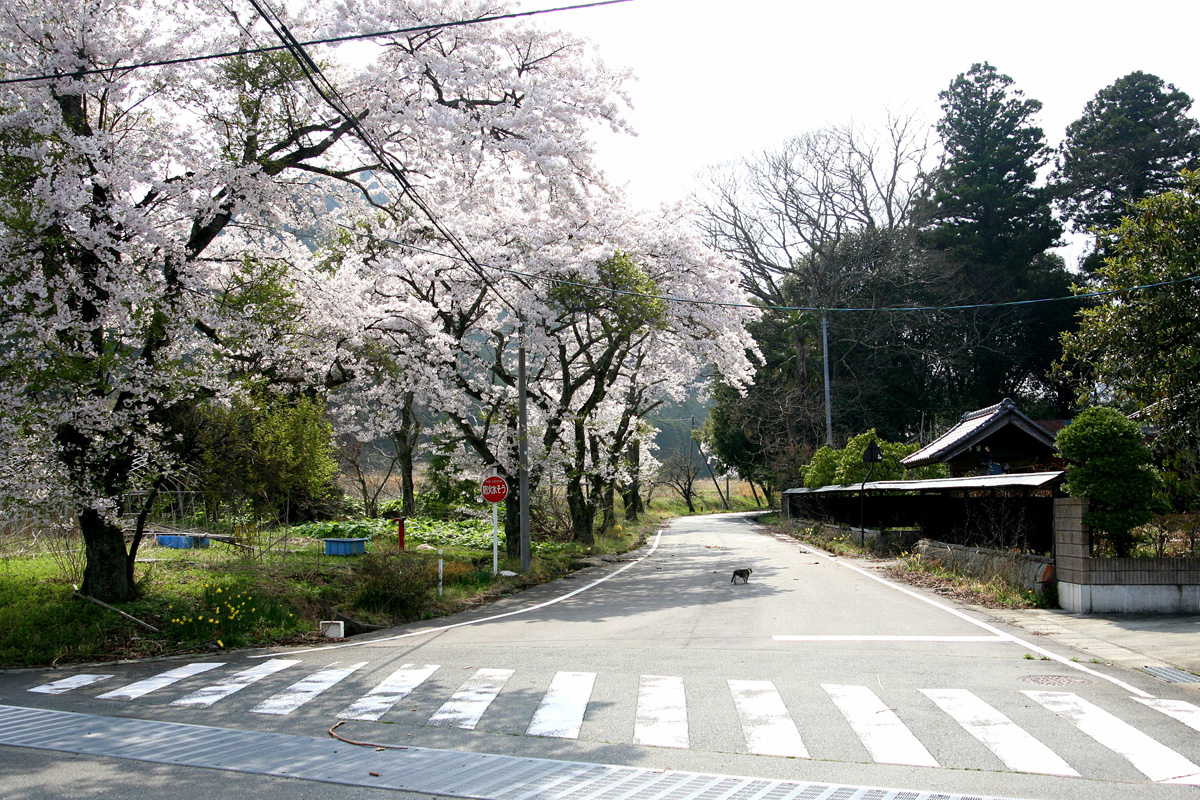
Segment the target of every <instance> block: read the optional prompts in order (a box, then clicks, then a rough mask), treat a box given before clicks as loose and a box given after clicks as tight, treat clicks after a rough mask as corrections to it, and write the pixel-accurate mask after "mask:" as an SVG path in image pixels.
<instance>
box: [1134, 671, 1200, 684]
mask: <svg viewBox="0 0 1200 800" xmlns="http://www.w3.org/2000/svg"><path fill="white" fill-rule="evenodd" d="M1142 672H1148V673H1150V674H1151V675H1153V676H1154V677H1156V678H1158V679H1159V680H1160V681H1166V682H1167V683H1200V675H1193V674H1192V673H1190V672H1184V671H1183V670H1181V669H1175V668H1174V667H1142Z"/></svg>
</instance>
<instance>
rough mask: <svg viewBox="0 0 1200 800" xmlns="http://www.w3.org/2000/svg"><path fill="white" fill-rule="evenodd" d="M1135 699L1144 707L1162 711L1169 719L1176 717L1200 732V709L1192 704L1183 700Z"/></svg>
mask: <svg viewBox="0 0 1200 800" xmlns="http://www.w3.org/2000/svg"><path fill="white" fill-rule="evenodd" d="M1133 699H1134V700H1137V701H1138V702H1139V703H1141V704H1142V705H1146V706H1150V708H1153V709H1154V710H1155V711H1161V712H1162V713H1164V714H1166V715H1167V716H1168V717H1174V718H1175V719H1177V720H1179V721H1180V722H1182V723H1183V724H1184V725H1187V726H1188V727H1189V728H1191V729H1192V730H1194V731H1200V708H1197V707H1196V706H1194V705H1192V704H1191V703H1185V702H1184V701H1182V700H1163V699H1161V698H1149V699H1147V698H1145V697H1135V698H1133Z"/></svg>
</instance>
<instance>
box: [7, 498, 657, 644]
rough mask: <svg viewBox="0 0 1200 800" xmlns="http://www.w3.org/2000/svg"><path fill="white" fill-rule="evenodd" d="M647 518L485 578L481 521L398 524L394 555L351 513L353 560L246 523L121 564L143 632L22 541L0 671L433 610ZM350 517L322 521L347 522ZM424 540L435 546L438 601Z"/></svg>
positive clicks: (531, 575)
mask: <svg viewBox="0 0 1200 800" xmlns="http://www.w3.org/2000/svg"><path fill="white" fill-rule="evenodd" d="M661 518H662V517H661V515H660V514H659V513H658V512H656V513H654V514H648V515H646V517H645V519H644V520H642V521H641V522H640V523H639V524H638V525H634V526H632V527H629V528H625V527H621V526H618V528H617V529H616V530H614V531H613V532H612V533H611V534H609V535H605V536H599V537H597V539H596V541H595V543H594V544H593V545H592V546H591V547H584V546H582V545H578V544H574V543H566V542H555V541H535V542H534V547H533V559H532V568H531V570H530V571H529V572H528V573H525V574H522V575H519V576H517V577H503V576H502V577H498V578H493V576H492V550H491V523H490V521H489V522H487V523H486V524H485V523H479V522H474V521H472V522H467V523H459V524H455V523H438V522H433V521H425V520H409V523H408V526H407V529H408V530H407V533H408V536H407V540H406V545H407V547H406V550H405V551H404V553H403V554H401V553H398V552H397V550H396V541H395V535H394V531H395V523H394V522H380V521H370V520H365V521H361V522H362V525H360V527H359V528H357V529H358V530H369V531H370V532H372V534H373V535H374V536H375V541H374V542H372V545H371V546H372V549H373V552H372V553H369V554H368V555H366V556H359V557H328V556H325V555H324V554H323V553H324V545H323V543H322V542H321V541H320V540H319V539H318V538H313V537H311V536H310V535H299V534H302V533H304V531H303V530H296V529H293V530H291V531H282V532H270V531H257V530H254V531H248V532H247V533H246V534H245V535H243V537H242V541H243V542H247V543H248V544H247V545H246V546H247V547H248V548H249V549H242V548H235V547H231V546H229V545H225V544H221V543H217V542H213V543H212V544H211V546H210V547H208V548H202V549H189V550H176V549H172V548H166V547H157V546H148V545H145V544H144V545H143V548H142V549H140V550H139V553H138V556H139V563H138V565H137V569H136V573H135V578H136V580H137V583H138V586H139V588H140V590H141V597H140V599H138V600H136V601H133V602H129V603H123V604H119V605H118V606H117V607H118V608H120V610H122V611H124V612H125V613H127V614H130V615H132V616H134V617H136V618H137V619H139V620H142V621H143V622H146V623H148V624H150V625H153V626H155V627H157V628H159V629H160V633H157V634H155V633H152V632H150V631H148V630H145V629H144V628H142V627H140V626H138V625H137V624H136V623H134V622H132V621H129V620H127V619H124V618H123V617H121V616H119V615H117V614H115V613H113V612H112V611H109V610H107V609H103V608H101V607H99V606H97V605H94V604H92V603H88V602H86V601H81V600H77V599H73V597H72V592H73V587H72V582H73V581H77V580H78V577H72V576H71V575H69V574H68V573H69V572H70V570H68V569H66V568H65V566H64V560H63V558H62V554H61V551H60V552H58V553H57V554H55V553H52V552H49V551H47V552H35V551H33V550H32V548H30V547H28V546H27V544H28V543H27V542H22V543H21V548H20V554H19V555H8V556H6V557H4V558H3V559H2V560H0V668H8V667H30V666H45V665H52V664H67V663H73V662H74V663H79V662H88V661H103V660H112V659H118V658H136V657H146V656H155V655H167V654H176V653H186V652H197V651H200V652H209V651H213V650H221V649H228V648H234V647H243V646H253V645H265V644H272V643H274V644H300V643H303V642H311V641H318V640H319V635H318V634H317V632H316V631H317V622H318V621H319V620H323V619H332V618H334V617H333V615H335V614H344V615H346V616H348V617H351V618H353V619H357V620H360V621H362V622H364V623H367V624H376V625H389V624H397V623H401V622H408V621H412V620H417V619H427V618H432V617H437V616H442V615H445V614H449V613H453V612H455V611H459V610H462V609H463V608H466V607H469V606H472V605H477V604H478V603H480V602H484V601H486V600H487V599H489V598H494V597H497V596H500V595H502V594H506V593H510V592H513V591H518V590H520V589H522V588H524V587H526V586H530V585H534V584H537V583H541V582H544V581H547V580H551V579H553V578H555V577H558V576H560V575H562V574H564V573H565V572H568V571H570V570H571V569H574V568H576V567H577V566H578V565H579V560H580V559H581V558H582V557H585V556H588V555H596V554H604V553H615V552H624V551H626V550H629V549H630V548H631V547H633V546H635V545H636V543H637V541H638V540H639V538H640V537H641V536H642V535H643V534H644V533H645V532H646V531H649V530H652V529H653V527H654V526H655V525H656V524H657V523H658V522H659V521H660V519H661ZM354 524H358V523H352V524H350V525H344V526H343V527H339V528H335V529H334V530H336V531H338V532H339V533H340V532H342V531H348V530H354V529H355V528H353V527H352V525H354ZM483 527H486V531H484V530H483ZM376 530H378V531H379V532H378V533H375V531H376ZM325 535H327V536H328V535H332V533H330V532H326V533H325ZM502 536H503V535H502ZM339 538H340V537H339ZM422 544H425V545H427V546H428V548H432V549H421V548H419V545H422ZM503 545H504V542H503V538H501V562H500V568H501V570H510V571H513V572H519V564H518V563H516V561H514V560H511V559H508V558H507V557H506V556H504V550H503ZM16 549H17V548H10V551H9V552H13V551H15V550H16ZM437 549H441V550H442V551H443V555H442V559H443V580H442V589H443V592H442V594H441V595H440V596H439V595H438V594H437V559H438V555H437ZM397 574H398V575H399V576H402V577H398V576H397Z"/></svg>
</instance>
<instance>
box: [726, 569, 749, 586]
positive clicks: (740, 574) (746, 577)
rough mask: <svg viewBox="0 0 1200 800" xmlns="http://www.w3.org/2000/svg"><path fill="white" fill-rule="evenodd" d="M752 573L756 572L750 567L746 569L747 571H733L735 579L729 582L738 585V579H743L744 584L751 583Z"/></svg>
mask: <svg viewBox="0 0 1200 800" xmlns="http://www.w3.org/2000/svg"><path fill="white" fill-rule="evenodd" d="M751 572H754V570H752V569H750V568H749V567H746V568H745V569H735V570H734V571H733V577H732V578H730V579H729V582H730V583H737V579H738V578H741V579H742V583H749V582H750V573H751Z"/></svg>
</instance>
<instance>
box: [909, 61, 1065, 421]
mask: <svg viewBox="0 0 1200 800" xmlns="http://www.w3.org/2000/svg"><path fill="white" fill-rule="evenodd" d="M1012 84H1013V80H1012V78H1010V77H1009V76H1007V75H1004V74H1001V73H1000V72H998V71H997V70H996V68H995V67H993V66H992V65H990V64H988V63H986V62H985V63H982V64H975V65H973V66H972V67H971V68H970V70H968V71H967V72H966V73H964V74H960V75H959V76H958V77H957V78H955V79H954V81H953V82H952V83H951V84H950V86H949V88H947V89H946V90H945V91H943V92H942V93H941V94H940V95H939V97H940V99H941V101H942V111H943V116H942V119H941V121H940V122H939V123H938V126H937V130H938V133H939V134H940V136H941V140H942V146H943V150H944V152H943V155H942V159H941V162H940V164H939V165H938V168H937V169H936V170H935V171H934V172H933V173H932V174H931V175H930V176H929V186H928V189H927V191H926V194H925V196H924V197H923V198H922V201H921V203H920V206H921V209H920V215H921V217H922V228H921V239H922V242H923V245H924V247H925V248H926V252H927V253H928V254H929V256H930V257H931V258H933V259H935V260H938V261H940V262H941V266H942V270H943V271H944V274H945V276H946V280H945V282H944V288H943V291H944V292H945V295H943V296H942V297H940V298H936V299H937V300H939V301H941V302H947V303H977V304H995V303H1012V302H1020V301H1026V300H1033V299H1040V298H1044V297H1053V296H1056V295H1059V296H1061V295H1065V294H1067V293H1068V286H1069V279H1068V276H1067V273H1066V270H1065V267H1064V265H1063V262H1062V259H1061V258H1059V257H1058V256H1056V255H1054V254H1052V253H1049V252H1048V251H1049V249H1050V248H1051V247H1053V246H1054V245H1055V243H1056V241H1057V239H1058V237H1059V235H1060V234H1061V233H1062V227H1061V226H1060V225H1059V224H1058V222H1057V221H1056V220H1055V219H1054V217H1053V215H1052V213H1051V207H1050V199H1051V198H1050V194H1049V191H1048V190H1047V189H1046V188H1045V187H1040V186H1037V185H1035V184H1036V180H1037V173H1038V170H1039V169H1040V168H1041V167H1043V166H1045V165H1046V164H1047V163H1049V159H1050V151H1049V149H1048V148H1047V146H1046V142H1045V135H1044V134H1043V132H1042V129H1041V128H1039V127H1038V126H1037V125H1036V124H1035V122H1034V117H1035V116H1036V114H1037V113H1038V112H1039V111H1040V110H1041V107H1042V104H1041V103H1040V102H1038V101H1037V100H1033V99H1028V98H1026V97H1024V95H1023V94H1022V92H1020V91H1019V90H1016V89H1013V88H1012ZM1073 311H1074V309H1073V308H1072V307H1070V306H1069V305H1065V304H1038V305H1028V306H1015V307H1013V306H1009V307H1000V308H983V309H978V310H973V311H969V312H955V313H954V314H952V315H950V316H948V317H947V318H946V327H945V330H944V331H943V335H942V340H941V343H940V350H941V354H942V362H943V368H944V374H945V377H946V382H947V392H948V395H949V396H950V397H951V399H952V400H953V401H955V402H956V404H957V405H958V406H959V407H960V408H962V409H969V408H978V407H981V406H984V405H990V404H991V403H995V402H998V401H999V400H1000V399H1001V398H1003V397H1005V396H1012V397H1016V396H1023V397H1024V398H1025V399H1026V400H1029V399H1032V398H1035V397H1044V396H1045V395H1046V394H1047V392H1048V391H1049V387H1048V386H1047V385H1046V384H1045V382H1044V376H1045V374H1046V373H1047V372H1048V369H1049V366H1050V365H1051V364H1052V363H1053V361H1054V360H1055V358H1056V357H1057V355H1058V353H1059V346H1058V335H1059V333H1060V332H1061V331H1062V330H1064V329H1065V328H1066V327H1068V326H1069V325H1070V320H1071V316H1072V314H1073Z"/></svg>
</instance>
